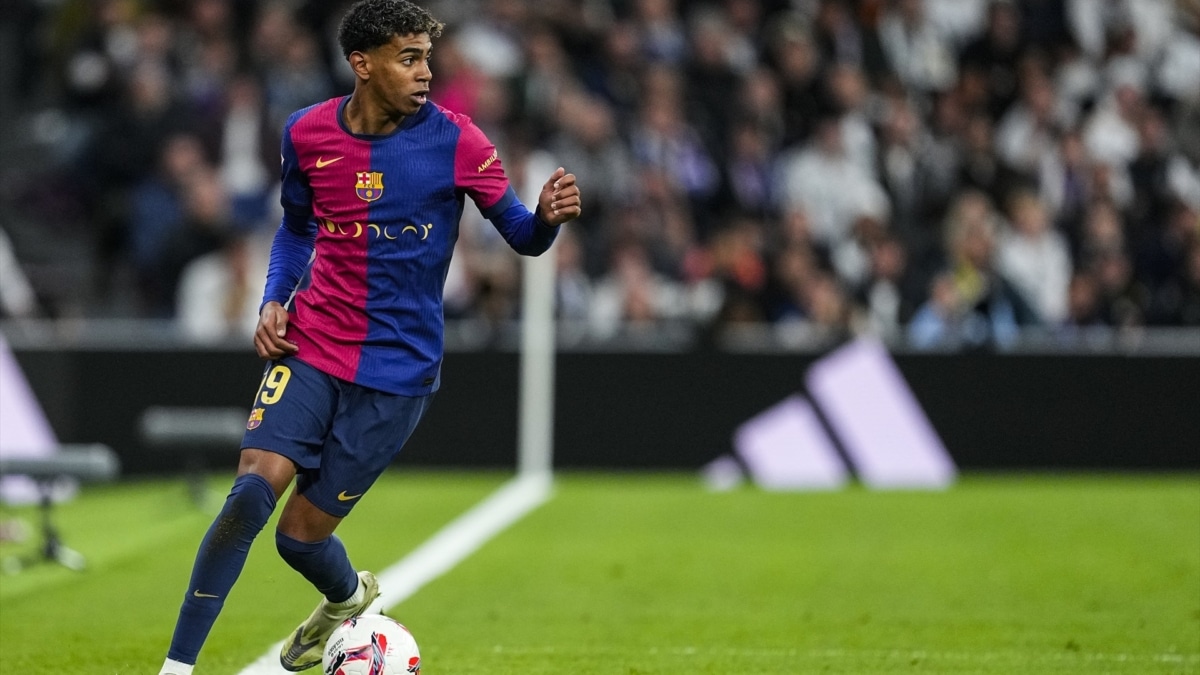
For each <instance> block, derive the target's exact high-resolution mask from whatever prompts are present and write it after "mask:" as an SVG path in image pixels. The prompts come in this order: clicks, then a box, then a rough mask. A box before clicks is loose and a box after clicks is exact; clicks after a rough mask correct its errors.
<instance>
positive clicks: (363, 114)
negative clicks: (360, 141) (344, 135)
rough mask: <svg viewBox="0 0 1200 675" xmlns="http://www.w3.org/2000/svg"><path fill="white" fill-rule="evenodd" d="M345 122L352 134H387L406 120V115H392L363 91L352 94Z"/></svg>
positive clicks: (347, 105) (344, 113) (345, 113)
mask: <svg viewBox="0 0 1200 675" xmlns="http://www.w3.org/2000/svg"><path fill="white" fill-rule="evenodd" d="M342 115H343V120H342V121H343V122H345V123H346V128H347V129H349V130H350V133H352V134H360V135H363V136H386V135H388V134H390V133H392V132H393V131H395V130H396V129H397V128H398V127H399V126H400V123H401V122H403V121H404V117H405V116H404V115H392V114H391V113H388V112H387V111H386V110H384V109H383V107H382V106H380V105H379V104H378V103H376V102H375V101H372V100H370V97H369V96H367V95H366V94H364V93H363V92H362V91H358V90H356V91H355V92H354V93H353V94H351V95H350V100H349V101H348V102H347V103H346V107H345V109H344V111H343V114H342Z"/></svg>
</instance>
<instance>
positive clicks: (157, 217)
mask: <svg viewBox="0 0 1200 675" xmlns="http://www.w3.org/2000/svg"><path fill="white" fill-rule="evenodd" d="M206 171H211V167H209V165H208V162H207V160H206V159H205V157H204V149H203V147H202V146H201V143H200V140H199V139H198V138H197V137H195V136H192V135H188V134H179V135H176V136H173V137H171V138H170V139H169V140H168V141H167V142H166V143H165V144H164V145H163V146H162V156H161V157H160V158H159V160H158V161H157V162H156V163H155V170H154V171H153V172H152V173H150V174H149V175H148V176H147V177H146V179H145V180H143V181H142V182H140V183H139V184H138V185H137V186H136V187H134V189H133V190H132V192H131V194H130V210H129V211H130V217H129V223H128V228H127V232H128V235H127V247H126V255H127V259H128V262H130V263H131V264H132V265H133V270H134V272H135V278H136V280H137V287H138V290H139V293H140V296H141V302H142V306H143V308H144V310H145V311H147V312H149V313H151V314H152V315H156V316H159V315H163V314H169V310H170V308H171V307H172V306H173V303H174V295H173V294H172V293H171V292H170V289H169V288H168V287H169V286H170V285H171V284H169V283H168V281H167V280H166V279H164V278H163V274H164V272H167V271H171V270H172V269H174V270H176V271H177V270H178V268H172V267H171V266H165V265H164V258H165V256H166V255H167V251H168V249H169V248H170V247H171V246H172V242H173V241H175V240H176V239H177V238H178V237H179V236H180V232H181V231H182V230H183V229H184V228H185V227H186V225H185V218H186V209H187V202H188V201H189V199H191V192H190V191H191V189H192V187H193V186H194V184H195V181H196V180H197V177H198V176H199V175H201V174H203V173H204V172H206ZM174 262H176V263H179V262H186V261H179V260H176V261H174Z"/></svg>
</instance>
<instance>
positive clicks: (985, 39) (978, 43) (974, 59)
mask: <svg viewBox="0 0 1200 675" xmlns="http://www.w3.org/2000/svg"><path fill="white" fill-rule="evenodd" d="M1024 46H1025V45H1024V42H1023V41H1022V39H1021V15H1020V10H1019V9H1018V7H1017V3H1016V2H1007V1H1000V2H992V3H991V4H989V5H988V10H987V22H986V27H985V29H984V32H983V34H982V35H980V36H978V37H977V38H975V40H973V41H971V42H970V43H968V44H967V46H966V47H964V48H963V50H962V52H961V53H960V54H959V67H960V68H961V69H962V71H963V74H964V77H965V78H968V79H971V80H974V79H975V78H978V79H979V81H980V82H981V83H982V85H983V92H984V93H985V94H986V97H987V98H986V105H987V113H988V115H989V116H990V117H992V118H993V119H998V118H999V117H1000V115H1002V114H1003V113H1004V111H1005V110H1007V109H1008V106H1009V104H1010V103H1012V102H1013V101H1014V100H1015V99H1016V98H1017V91H1018V80H1017V64H1018V63H1019V62H1020V56H1021V52H1022V49H1023V48H1024Z"/></svg>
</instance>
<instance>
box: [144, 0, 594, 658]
mask: <svg viewBox="0 0 1200 675" xmlns="http://www.w3.org/2000/svg"><path fill="white" fill-rule="evenodd" d="M441 31H442V24H441V23H440V22H438V21H437V20H436V19H434V18H433V17H432V16H430V15H429V13H428V12H426V11H425V10H424V9H422V8H420V7H418V6H416V5H413V4H412V3H410V2H407V1H406V0H363V1H362V2H359V3H357V4H355V5H354V6H352V7H351V8H350V10H349V11H348V12H347V14H346V15H345V17H344V18H343V19H342V23H341V26H340V27H339V29H338V41H339V43H340V45H341V47H342V51H343V53H344V54H345V56H346V59H347V60H348V61H349V63H350V67H351V68H352V69H353V71H354V74H355V77H356V79H355V85H354V91H353V93H352V94H350V95H349V96H346V97H340V98H335V99H331V100H328V101H325V102H323V103H318V104H316V105H313V106H311V107H308V108H305V109H303V110H300V111H298V112H296V113H294V114H293V115H292V116H291V117H290V118H289V119H288V121H287V124H286V125H285V127H284V130H283V143H282V154H283V169H282V174H283V187H282V196H281V201H282V203H283V210H284V216H283V222H282V223H281V224H280V226H279V229H278V231H277V232H276V235H275V240H274V243H273V245H272V248H271V259H270V267H269V271H268V273H267V286H266V294H265V297H264V299H263V305H262V309H261V314H260V317H259V323H258V328H257V330H256V332H255V335H254V345H255V348H256V350H257V351H258V355H259V356H260V357H262V358H263V359H266V360H267V361H268V363H267V367H266V371H265V373H264V375H263V379H262V383H261V385H260V386H259V390H258V393H257V395H256V397H255V399H254V404H253V408H252V410H251V413H250V419H249V422H248V423H247V425H246V429H247V430H246V434H245V437H244V439H243V441H242V450H241V457H240V460H239V464H238V471H237V478H236V480H235V481H234V484H233V488H232V489H231V490H230V493H229V497H228V498H227V499H226V501H225V504H224V507H223V508H222V510H221V513H220V514H219V515H218V516H217V517H216V519H215V520H214V522H213V524H212V526H211V527H210V529H209V530H208V533H207V534H206V535H205V537H204V539H203V541H201V543H200V549H199V552H198V553H197V554H196V561H195V564H194V566H193V568H192V576H191V580H190V581H189V583H188V587H187V590H186V591H185V593H184V599H183V606H182V607H181V608H180V610H179V618H178V620H177V622H176V625H175V633H174V636H173V637H172V639H171V646H170V649H169V651H168V652H167V659H166V662H165V663H164V665H163V667H162V670H161V671H160V675H191V674H192V671H193V667H194V665H195V663H196V659H197V657H198V656H199V654H200V649H201V647H202V646H203V644H204V641H205V639H206V638H207V636H208V634H209V631H210V629H211V628H212V626H213V623H214V622H215V621H216V618H217V615H218V614H219V613H220V611H221V607H222V605H223V604H224V603H225V599H226V598H227V597H228V596H229V592H230V590H231V589H232V588H233V585H234V582H235V581H236V580H237V577H238V575H239V574H240V572H241V570H242V567H243V565H244V564H245V560H246V555H247V553H248V551H249V549H250V544H251V542H252V541H253V540H254V538H255V536H257V535H258V533H259V531H261V530H262V528H263V525H264V524H265V523H266V522H267V518H268V516H270V515H271V513H272V511H274V509H275V504H276V500H278V499H279V498H280V497H281V496H282V495H283V493H284V491H285V490H286V489H287V487H288V486H289V485H290V484H291V483H292V480H293V479H295V481H296V487H295V490H294V491H293V492H292V494H291V496H290V497H289V498H288V500H287V503H286V504H284V506H283V513H282V514H281V515H280V518H279V525H278V527H277V528H276V531H275V544H276V547H277V549H278V551H279V555H280V556H281V557H282V558H283V559H284V561H286V562H287V564H288V565H290V566H291V567H292V568H293V569H295V570H296V571H297V572H299V573H300V574H301V575H303V576H304V578H305V579H307V580H308V581H309V582H311V583H312V585H313V586H314V587H316V589H317V590H318V591H320V593H321V595H322V596H324V597H323V599H322V600H321V602H320V603H319V604H318V605H317V608H316V609H315V610H313V612H312V614H311V615H310V616H309V617H308V618H307V619H305V620H304V621H303V622H302V623H301V624H300V625H299V626H298V627H297V628H296V629H295V630H294V631H293V632H292V634H291V635H290V636H289V637H288V638H287V640H286V641H285V642H284V645H283V649H282V651H281V652H280V655H279V659H280V662H281V663H282V665H283V667H284V668H286V669H287V670H289V671H300V670H304V669H306V668H310V667H312V666H315V665H318V664H319V663H320V662H321V651H322V648H323V646H324V644H325V641H326V639H327V638H328V637H329V634H330V633H331V632H333V629H334V628H335V627H336V626H338V625H339V624H340V623H341V622H342V621H343V620H345V619H347V618H349V617H351V616H355V615H357V614H360V613H362V612H363V611H364V610H365V609H366V608H367V607H368V606H369V605H370V604H371V603H372V602H373V601H374V600H375V598H376V597H378V595H379V586H378V583H377V582H376V580H375V577H374V575H372V574H371V573H370V572H367V571H356V570H355V569H354V567H353V566H352V565H351V563H350V558H349V557H348V556H347V554H346V549H345V548H344V547H343V546H342V543H341V541H339V540H338V538H337V537H336V536H335V535H334V534H333V533H334V530H336V529H337V526H338V524H339V523H340V522H341V520H342V519H343V518H344V517H346V515H347V514H348V513H350V510H351V509H353V508H354V505H355V504H358V503H359V502H360V501H362V499H363V498H364V497H363V495H365V494H366V493H367V491H368V490H369V489H370V487H371V485H372V483H374V481H375V479H376V478H377V477H378V476H379V475H380V473H381V472H383V470H384V469H385V468H386V467H387V466H388V464H389V463H390V462H391V461H392V459H393V458H394V457H395V456H396V454H397V453H398V452H399V451H400V448H401V447H402V446H403V445H404V443H405V441H406V440H407V439H408V437H409V435H410V434H411V433H412V432H413V429H414V428H415V427H416V426H417V423H418V422H419V421H420V419H421V416H422V414H423V413H424V412H425V410H426V409H427V408H428V407H429V404H430V400H431V399H432V397H433V394H434V392H436V391H437V389H438V386H439V383H440V374H439V373H440V366H441V361H442V340H443V318H442V288H443V285H444V283H445V279H446V270H447V267H448V265H449V263H450V256H451V253H452V251H453V248H454V242H455V240H456V239H457V236H458V221H459V217H460V215H461V214H462V208H463V198H464V197H470V198H471V199H472V200H473V201H474V202H475V204H476V205H477V206H478V207H479V209H480V211H481V212H482V213H483V215H484V216H485V217H487V218H488V219H489V220H491V222H492V223H493V224H494V225H495V227H496V229H497V230H498V231H499V232H500V234H501V235H503V237H504V238H505V240H507V241H508V243H509V245H510V246H512V248H513V249H514V250H516V251H517V252H518V253H521V254H524V255H538V254H540V253H542V252H543V251H545V250H546V249H547V248H549V246H550V245H551V243H552V242H553V241H554V238H555V235H556V233H557V228H558V226H559V225H561V224H563V223H565V222H567V221H569V220H572V219H574V218H576V217H578V216H579V214H580V209H581V202H580V194H579V188H578V187H577V186H576V184H575V176H574V175H572V174H569V173H566V172H565V171H564V170H563V169H562V168H561V167H560V168H559V169H557V170H556V171H555V172H554V173H553V174H552V175H551V176H550V179H549V180H547V181H546V183H545V185H543V186H542V190H541V193H540V194H539V195H538V203H537V206H536V208H535V210H534V211H533V212H531V211H530V210H529V209H528V208H526V207H525V205H524V204H522V203H521V202H520V200H518V199H517V197H516V195H515V193H514V192H513V189H512V187H511V186H510V185H509V182H508V179H507V178H506V177H505V174H504V170H503V168H502V166H501V162H500V159H499V158H498V156H497V154H496V149H495V147H494V146H493V145H492V143H491V142H490V141H488V139H487V138H486V137H485V136H484V135H483V133H482V132H481V131H480V130H479V129H478V128H477V127H476V126H475V125H474V124H472V123H471V121H470V119H468V118H466V117H464V116H462V115H459V114H456V113H454V112H451V111H449V110H446V109H444V108H442V107H440V106H438V105H437V104H435V103H432V102H430V101H429V100H428V95H429V83H430V80H431V78H432V74H431V72H430V69H429V58H430V52H431V51H432V47H433V45H432V40H433V38H436V37H438V36H439V35H440V34H441Z"/></svg>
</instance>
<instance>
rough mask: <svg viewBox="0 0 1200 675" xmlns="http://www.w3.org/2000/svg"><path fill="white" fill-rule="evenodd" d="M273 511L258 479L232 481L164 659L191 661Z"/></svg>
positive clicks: (266, 486)
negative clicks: (231, 486) (252, 545)
mask: <svg viewBox="0 0 1200 675" xmlns="http://www.w3.org/2000/svg"><path fill="white" fill-rule="evenodd" d="M274 510H275V491H274V490H273V489H272V488H271V484H270V483H268V482H267V481H266V479H264V478H263V477H262V476H257V475H255V474H246V475H243V476H238V478H237V480H235V481H234V482H233V489H231V490H230V491H229V497H227V498H226V499H225V506H224V507H223V508H222V509H221V513H220V514H219V515H218V516H217V518H216V520H214V521H213V524H212V525H211V526H210V527H209V528H208V534H206V535H204V540H203V541H201V542H200V550H199V551H198V552H197V553H196V562H195V564H194V565H193V567H192V579H191V581H190V582H189V584H188V588H187V594H186V595H185V596H184V598H183V607H182V608H180V610H179V620H178V622H177V623H176V624H175V635H174V636H173V637H172V638H171V649H170V651H169V652H168V653H167V657H168V658H171V659H174V660H176V661H181V662H183V663H195V662H196V657H197V656H198V655H199V654H200V647H201V646H203V645H204V641H205V639H207V638H208V633H209V631H210V630H212V626H213V623H214V622H215V621H216V620H217V615H218V614H220V612H221V607H223V606H224V605H225V598H226V596H228V595H229V591H230V589H232V588H233V584H234V582H235V581H237V578H238V575H239V574H241V573H242V567H243V566H244V565H245V564H246V555H247V554H248V553H249V552H250V544H251V543H253V542H254V538H255V537H256V536H257V535H258V533H259V532H260V531H261V530H262V528H263V525H266V523H267V519H268V518H270V516H271V512H272V511H274ZM356 581H357V580H356ZM350 592H351V593H353V592H354V589H353V588H351V591H350Z"/></svg>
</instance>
